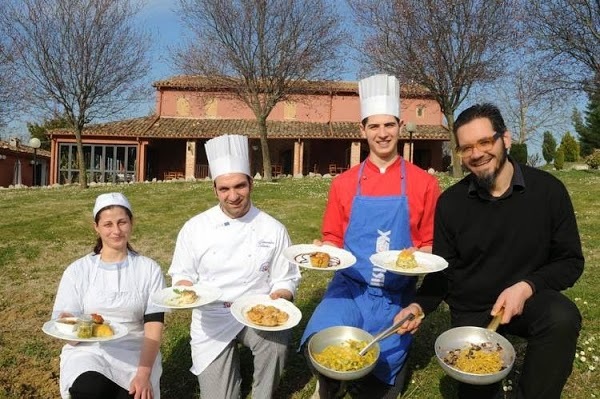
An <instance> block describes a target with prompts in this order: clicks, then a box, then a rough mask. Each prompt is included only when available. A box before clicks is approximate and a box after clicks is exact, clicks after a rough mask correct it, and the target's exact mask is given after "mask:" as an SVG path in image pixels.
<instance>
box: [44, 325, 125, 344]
mask: <svg viewBox="0 0 600 399" xmlns="http://www.w3.org/2000/svg"><path fill="white" fill-rule="evenodd" d="M108 323H109V324H110V326H111V327H112V329H113V331H114V335H112V336H110V337H92V338H78V337H77V333H76V332H73V333H72V334H65V333H63V332H61V331H59V330H58V329H57V328H56V325H55V324H54V320H50V321H47V322H45V323H44V325H43V326H42V331H43V332H45V333H46V334H48V335H49V336H51V337H54V338H59V339H64V340H67V341H77V342H104V341H112V340H115V339H119V338H123V337H124V336H126V335H127V333H128V330H127V327H125V325H123V324H121V323H115V322H112V321H111V322H108Z"/></svg>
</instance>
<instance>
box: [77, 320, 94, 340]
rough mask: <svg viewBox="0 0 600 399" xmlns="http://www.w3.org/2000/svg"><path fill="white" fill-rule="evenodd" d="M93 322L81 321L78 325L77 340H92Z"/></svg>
mask: <svg viewBox="0 0 600 399" xmlns="http://www.w3.org/2000/svg"><path fill="white" fill-rule="evenodd" d="M92 324H93V323H92V322H91V321H81V322H80V323H79V324H78V325H77V338H92V337H93V336H94V334H93V331H94V330H93V326H92Z"/></svg>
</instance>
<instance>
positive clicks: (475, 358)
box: [444, 342, 506, 374]
mask: <svg viewBox="0 0 600 399" xmlns="http://www.w3.org/2000/svg"><path fill="white" fill-rule="evenodd" d="M502 352H503V348H502V346H501V345H500V344H498V343H496V344H493V343H491V342H484V343H481V344H472V343H471V344H469V345H468V346H466V347H464V348H459V349H454V350H451V351H449V352H448V354H447V355H446V356H445V357H444V362H445V363H446V364H447V365H449V366H451V367H454V368H456V369H458V370H460V371H463V372H465V373H472V374H492V373H497V372H499V371H501V370H503V369H504V368H506V366H505V365H503V364H502Z"/></svg>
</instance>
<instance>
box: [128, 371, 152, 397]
mask: <svg viewBox="0 0 600 399" xmlns="http://www.w3.org/2000/svg"><path fill="white" fill-rule="evenodd" d="M129 394H130V395H133V397H134V399H152V398H153V397H154V395H153V392H152V384H151V383H150V373H148V372H147V371H145V370H139V369H138V372H137V374H136V375H135V377H133V380H132V381H131V384H130V385H129Z"/></svg>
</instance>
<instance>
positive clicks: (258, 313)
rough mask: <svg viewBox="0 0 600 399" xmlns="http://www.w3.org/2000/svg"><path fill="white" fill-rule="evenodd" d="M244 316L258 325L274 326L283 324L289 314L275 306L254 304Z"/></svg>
mask: <svg viewBox="0 0 600 399" xmlns="http://www.w3.org/2000/svg"><path fill="white" fill-rule="evenodd" d="M246 317H247V318H248V320H250V321H251V322H252V323H254V324H258V325H259V326H266V327H275V326H280V325H282V324H285V322H287V321H288V319H289V318H290V315H288V314H287V313H286V312H284V311H283V310H280V309H278V308H277V307H275V306H271V305H256V306H253V307H251V308H250V310H248V311H247V312H246Z"/></svg>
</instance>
